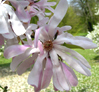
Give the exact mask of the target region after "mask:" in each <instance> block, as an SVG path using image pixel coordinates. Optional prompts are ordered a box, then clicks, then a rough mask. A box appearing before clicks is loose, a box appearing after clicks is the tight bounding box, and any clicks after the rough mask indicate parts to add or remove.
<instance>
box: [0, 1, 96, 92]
mask: <svg viewBox="0 0 99 92" xmlns="http://www.w3.org/2000/svg"><path fill="white" fill-rule="evenodd" d="M10 1H11V0H10ZM28 1H29V2H30V3H31V5H30V6H31V7H32V6H33V5H34V6H33V7H35V9H38V10H40V9H41V10H45V8H46V6H50V3H47V0H40V1H38V2H36V3H35V4H34V0H33V2H32V0H28ZM13 4H15V3H13ZM27 4H28V3H27ZM27 4H26V5H27ZM18 7H20V4H19V6H17V7H16V8H17V9H18ZM33 7H32V8H33ZM67 8H68V4H67V0H60V1H59V4H58V5H57V7H56V8H55V10H54V14H53V16H52V17H51V19H50V20H49V21H47V19H45V20H46V22H45V23H44V22H43V20H42V21H41V22H40V23H44V24H42V26H41V25H40V26H37V25H35V24H29V25H28V26H27V27H26V32H25V33H24V35H23V36H22V37H23V38H26V40H27V43H24V45H18V44H14V45H11V46H9V47H8V48H6V49H5V51H4V56H5V58H13V59H12V62H11V65H10V68H11V70H13V71H15V70H16V71H17V73H18V74H19V75H21V74H23V73H24V72H25V71H26V70H27V69H28V68H29V67H33V68H32V70H31V72H30V74H29V76H28V83H29V84H30V85H31V86H34V90H35V92H39V91H40V90H41V89H44V88H46V87H48V85H49V83H50V81H51V78H53V86H54V90H55V91H57V90H60V91H64V90H66V91H69V90H70V89H71V87H72V86H77V84H78V79H77V77H76V75H75V73H74V71H73V69H75V70H76V71H78V72H79V73H81V74H84V75H86V76H90V75H91V72H90V70H89V69H90V68H91V67H90V65H89V63H88V62H87V60H86V59H85V58H84V57H83V56H82V55H80V54H79V53H77V52H76V51H74V50H71V49H70V48H69V47H66V46H64V45H63V44H64V43H66V44H68V45H74V46H78V47H81V48H83V49H92V48H96V47H97V46H96V44H94V43H93V42H92V41H91V40H90V39H88V38H86V37H82V36H73V35H71V34H70V33H68V32H64V31H67V30H70V29H71V27H70V26H63V27H61V28H59V27H58V24H59V23H60V22H61V20H62V19H63V17H64V16H65V14H66V11H67ZM22 9H23V8H22ZM48 9H49V8H48ZM23 10H24V9H23ZM17 12H18V11H17ZM18 13H19V12H18ZM34 13H35V12H34ZM8 14H9V13H8ZM25 17H26V16H25ZM40 18H42V16H41V17H40ZM47 22H48V24H47ZM11 23H12V22H11ZM12 26H13V25H12ZM37 27H38V28H37ZM36 28H37V29H36ZM33 31H34V32H35V38H34V40H32V38H31V34H32V33H33ZM22 37H21V36H20V39H21V40H22V41H24V40H23V38H22ZM1 38H2V37H1ZM2 44H3V42H2ZM2 44H1V45H2ZM11 44H12V43H11ZM63 61H64V62H66V63H67V64H68V65H66V64H65V63H63ZM69 66H70V67H71V68H70V67H69Z"/></svg>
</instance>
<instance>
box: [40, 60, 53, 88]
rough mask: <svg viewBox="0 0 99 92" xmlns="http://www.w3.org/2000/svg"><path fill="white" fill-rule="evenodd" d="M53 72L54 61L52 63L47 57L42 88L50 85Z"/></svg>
mask: <svg viewBox="0 0 99 92" xmlns="http://www.w3.org/2000/svg"><path fill="white" fill-rule="evenodd" d="M52 74H53V72H52V63H51V60H50V59H48V58H47V61H46V67H45V69H44V72H43V77H42V85H41V88H42V89H44V88H46V87H48V85H49V83H50V80H51V77H52Z"/></svg>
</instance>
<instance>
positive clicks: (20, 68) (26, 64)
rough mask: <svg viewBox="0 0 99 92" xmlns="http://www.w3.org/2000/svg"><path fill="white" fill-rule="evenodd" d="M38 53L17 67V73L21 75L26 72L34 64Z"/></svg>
mask: <svg viewBox="0 0 99 92" xmlns="http://www.w3.org/2000/svg"><path fill="white" fill-rule="evenodd" d="M37 56H38V54H33V56H32V57H30V58H28V59H26V60H25V61H23V62H22V63H21V64H20V65H19V66H18V68H17V73H18V74H19V75H21V74H22V73H24V72H25V71H26V70H27V69H28V68H29V67H30V66H31V65H33V64H34V61H35V59H36V58H37Z"/></svg>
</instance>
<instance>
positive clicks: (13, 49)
mask: <svg viewBox="0 0 99 92" xmlns="http://www.w3.org/2000/svg"><path fill="white" fill-rule="evenodd" d="M27 48H29V46H27V45H12V46H9V47H8V48H6V49H5V50H4V57H5V58H7V59H8V58H12V57H14V56H17V55H19V54H22V53H24V52H25V51H26V49H27Z"/></svg>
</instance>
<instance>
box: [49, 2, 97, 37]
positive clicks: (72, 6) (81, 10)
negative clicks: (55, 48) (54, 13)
mask: <svg viewBox="0 0 99 92" xmlns="http://www.w3.org/2000/svg"><path fill="white" fill-rule="evenodd" d="M48 1H55V2H59V0H48ZM68 2H69V7H68V10H67V13H66V15H65V17H64V18H63V20H62V21H61V23H60V24H59V27H61V26H65V25H70V26H72V29H71V30H69V31H68V32H70V33H72V34H73V35H86V34H87V33H88V31H89V32H91V31H93V30H94V28H93V25H97V23H99V0H68ZM54 8H55V6H54Z"/></svg>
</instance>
